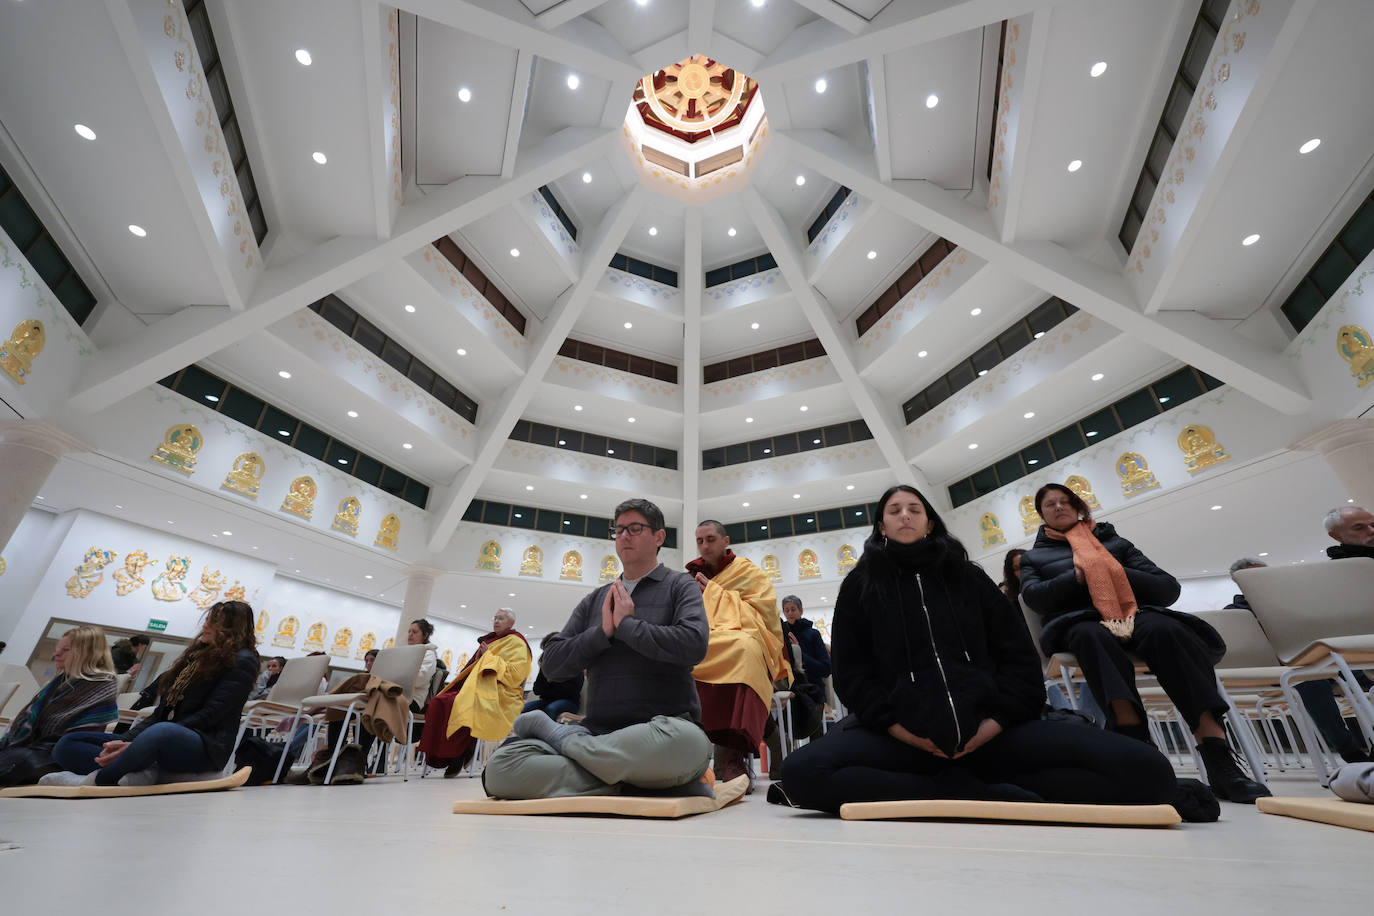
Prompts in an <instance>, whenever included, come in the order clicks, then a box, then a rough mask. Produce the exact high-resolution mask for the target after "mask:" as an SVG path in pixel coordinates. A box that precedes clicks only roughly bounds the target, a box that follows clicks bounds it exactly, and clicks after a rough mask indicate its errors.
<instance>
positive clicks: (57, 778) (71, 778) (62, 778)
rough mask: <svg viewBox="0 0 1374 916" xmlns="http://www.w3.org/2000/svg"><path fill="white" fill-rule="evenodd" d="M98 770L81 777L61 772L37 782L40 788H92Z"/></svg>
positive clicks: (76, 774)
mask: <svg viewBox="0 0 1374 916" xmlns="http://www.w3.org/2000/svg"><path fill="white" fill-rule="evenodd" d="M99 772H100V771H99V770H96V771H95V772H94V773H89V774H87V775H85V776H82V775H81V774H80V773H69V772H67V771H66V770H63V771H61V772H59V773H49V774H48V775H47V776H44V777H43V778H41V779H39V780H38V784H39V785H40V786H93V785H95V777H96V775H97V774H99Z"/></svg>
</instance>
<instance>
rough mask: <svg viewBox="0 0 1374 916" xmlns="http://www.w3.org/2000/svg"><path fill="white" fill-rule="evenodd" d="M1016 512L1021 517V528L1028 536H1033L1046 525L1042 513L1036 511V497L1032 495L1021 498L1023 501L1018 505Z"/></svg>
mask: <svg viewBox="0 0 1374 916" xmlns="http://www.w3.org/2000/svg"><path fill="white" fill-rule="evenodd" d="M1016 511H1017V512H1019V513H1020V515H1021V528H1022V530H1024V531H1025V532H1026V534H1031V533H1032V532H1034V531H1035V529H1036V528H1039V527H1040V526H1041V525H1043V524H1044V523H1045V520H1044V519H1043V518H1041V517H1040V513H1039V512H1036V511H1035V497H1034V496H1031V495H1030V494H1026V495H1025V496H1023V497H1021V501H1020V502H1019V503H1017V504H1016Z"/></svg>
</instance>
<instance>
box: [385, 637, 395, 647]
mask: <svg viewBox="0 0 1374 916" xmlns="http://www.w3.org/2000/svg"><path fill="white" fill-rule="evenodd" d="M382 648H383V649H394V648H396V637H394V636H388V637H387V638H386V642H384V643H382Z"/></svg>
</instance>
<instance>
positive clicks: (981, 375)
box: [978, 369, 988, 378]
mask: <svg viewBox="0 0 1374 916" xmlns="http://www.w3.org/2000/svg"><path fill="white" fill-rule="evenodd" d="M987 374H988V370H986V369H979V370H978V377H979V378H982V377H983V376H985V375H987Z"/></svg>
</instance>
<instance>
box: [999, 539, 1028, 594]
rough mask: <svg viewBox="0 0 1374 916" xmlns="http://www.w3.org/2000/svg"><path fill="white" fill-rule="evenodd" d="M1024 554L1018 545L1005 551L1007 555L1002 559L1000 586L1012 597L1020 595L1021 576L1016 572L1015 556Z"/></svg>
mask: <svg viewBox="0 0 1374 916" xmlns="http://www.w3.org/2000/svg"><path fill="white" fill-rule="evenodd" d="M1024 554H1025V551H1024V550H1022V549H1021V548H1020V547H1017V548H1014V549H1012V550H1008V551H1007V555H1006V556H1005V557H1004V558H1003V559H1002V586H1003V588H1005V589H1006V590H1007V591H1008V592H1010V593H1011V596H1012V597H1013V598H1017V597H1019V596H1020V595H1021V576H1020V575H1018V574H1017V572H1016V563H1015V562H1014V561H1015V560H1016V558H1017V557H1019V556H1022V555H1024Z"/></svg>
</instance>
